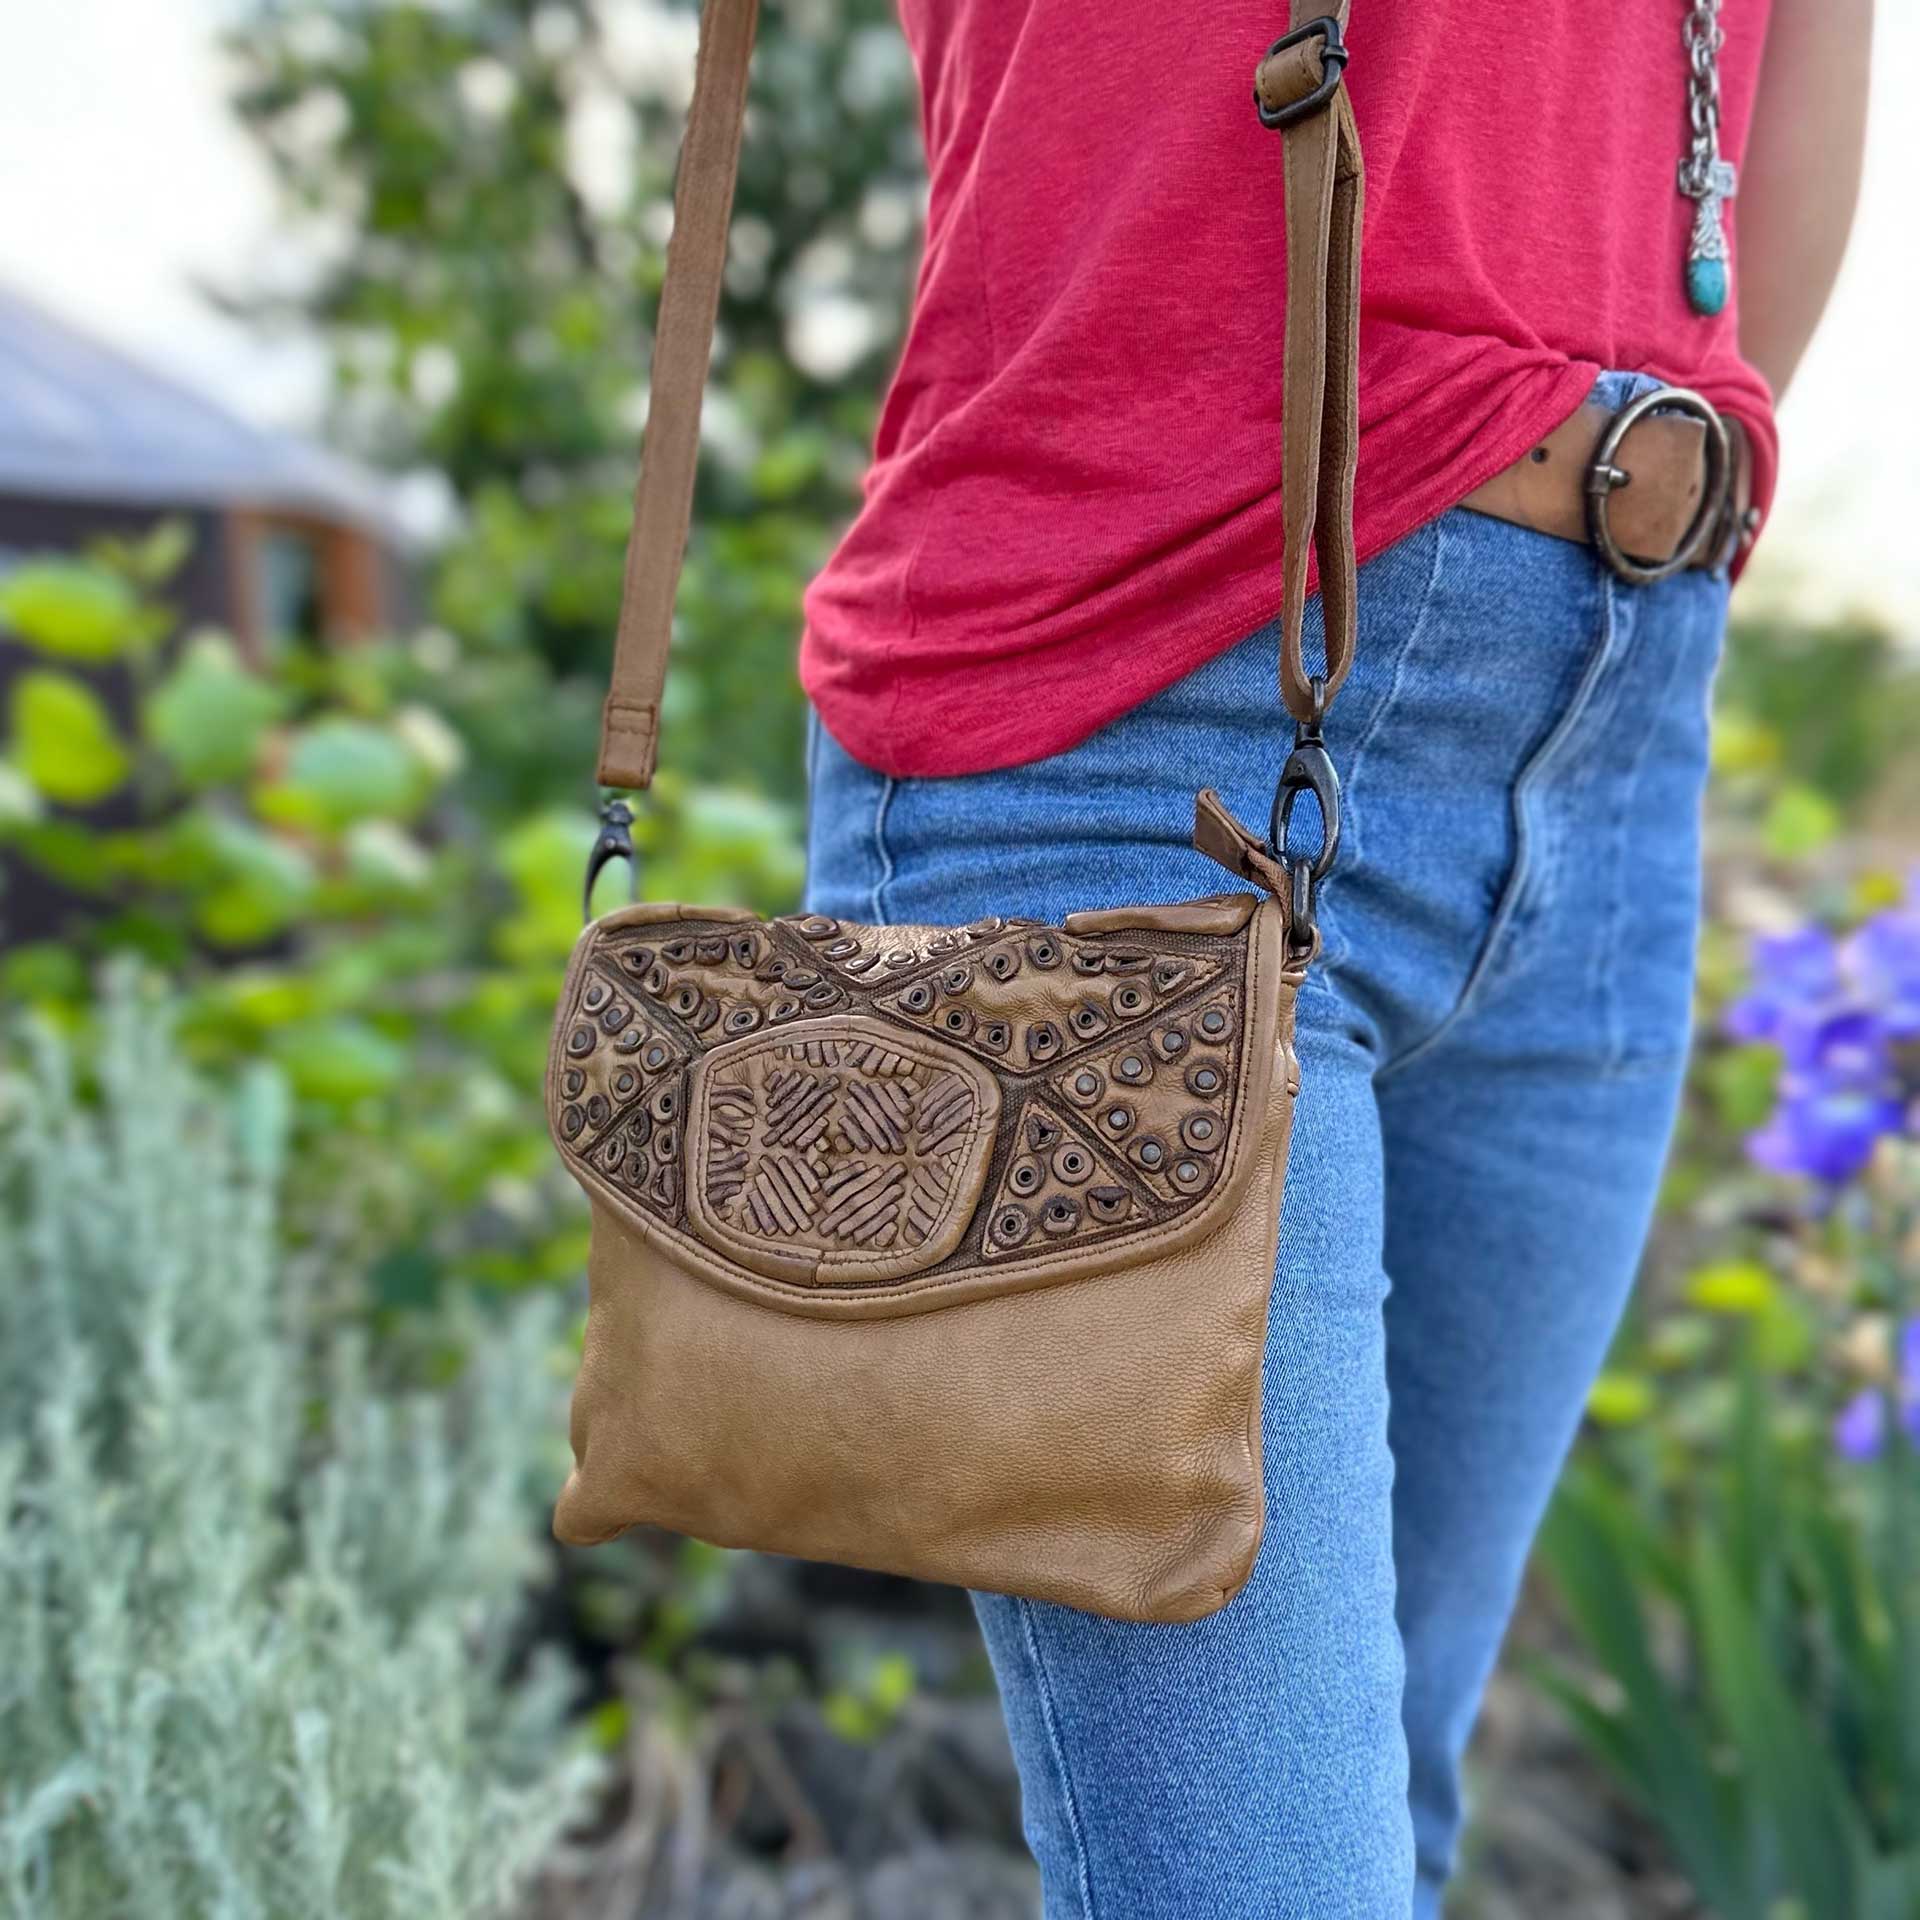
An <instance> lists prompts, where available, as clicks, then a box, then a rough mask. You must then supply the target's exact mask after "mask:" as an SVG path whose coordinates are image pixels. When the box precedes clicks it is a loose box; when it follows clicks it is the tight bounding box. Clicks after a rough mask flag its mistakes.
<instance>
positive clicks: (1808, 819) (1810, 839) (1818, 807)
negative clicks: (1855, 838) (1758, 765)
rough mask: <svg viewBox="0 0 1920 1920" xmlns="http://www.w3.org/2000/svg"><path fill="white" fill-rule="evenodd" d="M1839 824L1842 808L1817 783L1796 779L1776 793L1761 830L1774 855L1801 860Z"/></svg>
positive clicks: (1775, 857)
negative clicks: (1813, 785)
mask: <svg viewBox="0 0 1920 1920" xmlns="http://www.w3.org/2000/svg"><path fill="white" fill-rule="evenodd" d="M1840 827H1841V817H1840V809H1839V808H1838V807H1836V806H1835V805H1834V804H1833V802H1832V801H1831V800H1829V799H1828V798H1827V796H1826V795H1825V794H1824V793H1822V792H1821V791H1820V790H1819V789H1818V788H1817V787H1808V786H1802V785H1799V784H1798V783H1796V784H1794V785H1791V786H1785V787H1782V788H1781V789H1780V791H1779V792H1778V793H1777V794H1775V795H1774V798H1773V804H1772V805H1771V806H1770V807H1769V808H1768V809H1767V817H1766V819H1765V820H1764V821H1762V823H1761V828H1760V834H1761V840H1762V842H1763V844H1764V845H1765V847H1766V850H1767V853H1768V855H1769V857H1771V858H1772V859H1775V860H1802V859H1805V858H1806V857H1807V855H1809V854H1814V853H1818V852H1819V851H1820V849H1821V848H1822V847H1824V846H1826V845H1827V843H1828V842H1829V841H1830V840H1832V838H1833V836H1834V835H1835V834H1836V833H1838V832H1839V831H1840Z"/></svg>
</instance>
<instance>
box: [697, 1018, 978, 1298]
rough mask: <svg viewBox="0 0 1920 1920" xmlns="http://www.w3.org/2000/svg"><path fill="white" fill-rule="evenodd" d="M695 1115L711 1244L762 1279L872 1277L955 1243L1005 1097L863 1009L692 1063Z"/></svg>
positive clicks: (908, 1268)
mask: <svg viewBox="0 0 1920 1920" xmlns="http://www.w3.org/2000/svg"><path fill="white" fill-rule="evenodd" d="M689 1114H690V1118H689V1123H688V1154H689V1167H690V1176H691V1177H690V1178H689V1180H688V1182H687V1210H688V1215H689V1218H690V1220H691V1222H692V1225H693V1228H694V1231H695V1232H696V1233H698V1234H699V1235H700V1237H701V1239H703V1240H704V1241H706V1242H707V1244H708V1245H709V1246H711V1247H713V1248H714V1249H715V1250H716V1251H718V1252H720V1253H724V1254H731V1255H733V1256H734V1257H735V1258H736V1259H738V1260H740V1261H741V1262H742V1263H743V1264H744V1265H746V1266H748V1267H751V1268H752V1269H753V1270H754V1271H755V1272H757V1273H764V1274H771V1275H774V1276H776V1277H779V1278H783V1279H789V1280H800V1281H808V1282H831V1281H835V1280H861V1281H867V1282H869V1283H871V1282H876V1281H882V1280H891V1279H896V1278H898V1277H899V1276H900V1275H902V1274H908V1273H918V1272H921V1271H922V1270H923V1269H925V1268H927V1267H931V1266H935V1265H937V1264H938V1263H939V1262H940V1261H941V1260H942V1259H944V1258H945V1257H946V1256H947V1255H948V1254H949V1253H951V1252H952V1251H953V1250H954V1248H955V1247H956V1246H957V1245H958V1244H959V1241H960V1237H961V1235H962V1234H963V1233H965V1232H966V1228H967V1222H968V1220H970V1219H971V1218H972V1216H973V1209H974V1204H975V1202H976V1201H977V1200H978V1199H979V1197H980V1189H981V1187H982V1186H983V1185H984V1184H985V1182H986V1177H987V1162H988V1159H989V1157H990V1156H991V1154H992V1152H993V1139H994V1129H995V1127H996V1125H997V1124H998V1121H999V1118H1000V1089H999V1086H998V1085H997V1084H996V1083H995V1081H994V1079H993V1076H992V1075H991V1074H989V1073H987V1072H986V1071H985V1070H984V1069H983V1068H981V1067H978V1066H976V1065H975V1064H974V1063H973V1062H972V1061H971V1060H969V1059H968V1058H967V1057H966V1056H965V1055H964V1054H962V1053H959V1052H958V1051H956V1050H955V1049H954V1048H952V1047H948V1046H945V1045H942V1044H941V1043H940V1042H938V1041H927V1040H923V1039H920V1038H918V1037H917V1036H915V1035H912V1034H907V1033H902V1032H901V1031H900V1030H899V1029H898V1028H896V1027H894V1026H891V1025H889V1024H886V1023H884V1022H882V1021H879V1020H873V1019H867V1018H863V1017H861V1016H859V1015H853V1016H848V1017H838V1018H832V1019H827V1020H798V1021H795V1022H794V1023H793V1024H792V1025H791V1026H789V1027H787V1028H785V1029H784V1030H782V1029H780V1028H774V1029H772V1030H770V1031H768V1032H765V1033H760V1034H749V1035H748V1036H747V1037H746V1038H744V1039H740V1040H735V1041H732V1042H730V1043H729V1044H728V1045H726V1046H724V1047H719V1048H716V1049H715V1050H714V1051H713V1052H712V1053H709V1054H707V1055H706V1056H705V1057H704V1058H703V1059H702V1060H701V1061H700V1064H699V1065H698V1066H697V1067H696V1068H695V1069H694V1073H693V1085H692V1096H691V1102H690V1106H689Z"/></svg>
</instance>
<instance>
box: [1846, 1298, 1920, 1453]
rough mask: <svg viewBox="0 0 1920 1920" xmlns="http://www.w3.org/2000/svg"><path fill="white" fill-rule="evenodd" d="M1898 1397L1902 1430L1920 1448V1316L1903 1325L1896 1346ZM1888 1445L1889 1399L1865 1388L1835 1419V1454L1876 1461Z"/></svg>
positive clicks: (1896, 1394)
mask: <svg viewBox="0 0 1920 1920" xmlns="http://www.w3.org/2000/svg"><path fill="white" fill-rule="evenodd" d="M1894 1398H1895V1400H1896V1402H1897V1403H1898V1407H1899V1415H1900V1430H1901V1431H1902V1432H1903V1433H1904V1434H1905V1435H1906V1436H1907V1441H1908V1444H1909V1445H1911V1446H1914V1447H1920V1314H1916V1315H1914V1316H1913V1317H1911V1318H1910V1319H1907V1320H1905V1321H1903V1322H1902V1323H1901V1326H1900V1333H1899V1338H1898V1339H1897V1340H1896V1341H1895V1343H1894ZM1886 1444H1887V1396H1886V1393H1885V1392H1884V1391H1883V1390H1882V1389H1881V1388H1879V1387H1862V1388H1861V1389H1860V1391H1859V1392H1858V1393H1856V1394H1855V1395H1854V1396H1853V1398H1852V1399H1851V1400H1849V1401H1848V1402H1847V1404H1846V1405H1845V1406H1844V1407H1842V1408H1841V1409H1840V1411H1839V1413H1837V1414H1836V1415H1835V1416H1834V1421H1833V1446H1834V1451H1835V1452H1836V1453H1838V1454H1840V1455H1841V1456H1842V1457H1843V1458H1844V1459H1848V1460H1872V1459H1876V1458H1877V1457H1878V1456H1879V1454H1880V1453H1881V1451H1882V1450H1883V1449H1884V1448H1885V1446H1886Z"/></svg>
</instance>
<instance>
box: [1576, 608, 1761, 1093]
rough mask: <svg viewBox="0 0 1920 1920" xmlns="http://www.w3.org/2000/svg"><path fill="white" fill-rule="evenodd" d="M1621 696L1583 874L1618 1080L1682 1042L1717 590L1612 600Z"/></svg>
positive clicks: (1697, 902)
mask: <svg viewBox="0 0 1920 1920" xmlns="http://www.w3.org/2000/svg"><path fill="white" fill-rule="evenodd" d="M1613 597H1614V604H1615V616H1616V620H1617V622H1618V633H1619V637H1620V638H1621V640H1622V641H1623V642H1624V644H1623V645H1622V646H1621V648H1620V650H1619V656H1618V662H1617V664H1618V669H1619V672H1620V674H1621V686H1620V697H1619V698H1618V699H1617V700H1616V701H1615V702H1613V703H1611V704H1612V707H1613V712H1612V715H1611V720H1610V724H1609V726H1608V728H1607V732H1608V734H1609V735H1610V736H1611V738H1610V739H1608V740H1601V741H1598V742H1596V751H1597V752H1598V754H1599V755H1600V756H1601V759H1602V763H1603V767H1604V769H1605V770H1604V771H1603V773H1602V775H1601V777H1600V778H1599V779H1598V780H1597V781H1596V783H1595V794H1594V798H1595V801H1596V808H1595V812H1596V817H1595V818H1594V819H1593V820H1592V821H1591V823H1590V824H1589V828H1588V831H1589V832H1590V833H1592V834H1594V835H1596V836H1599V838H1598V839H1597V842H1596V843H1595V844H1594V845H1593V847H1592V853H1593V860H1592V865H1591V867H1590V868H1589V871H1590V872H1591V874H1592V876H1593V880H1594V883H1595V887H1596V897H1595V900H1594V903H1593V904H1594V907H1595V909H1596V911H1597V912H1598V913H1600V914H1601V915H1602V916H1603V919H1602V922H1601V930H1602V933H1603V938H1602V939H1600V940H1599V941H1598V942H1596V948H1597V952H1596V961H1597V972H1596V979H1595V989H1596V993H1595V998H1596V1003H1597V1005H1598V1007H1599V1009H1600V1011H1601V1012H1602V1014H1603V1017H1604V1019H1605V1022H1606V1054H1605V1058H1606V1063H1607V1066H1608V1068H1609V1069H1610V1070H1612V1071H1615V1072H1635V1071H1640V1070H1644V1069H1648V1068H1664V1067H1671V1066H1672V1065H1674V1064H1675V1063H1676V1062H1677V1061H1678V1060H1680V1059H1681V1058H1683V1057H1684V1055H1685V1053H1686V1050H1687V1045H1688V1041H1689V1039H1690V1037H1691V1026H1692V1006H1693V982H1694V962H1695V953H1696V948H1697V945H1698V938H1699V928H1700V907H1701V855H1702V839H1703V834H1702V826H1703V815H1704V811H1705V804H1706V791H1707V773H1708V752H1709V747H1708V736H1709V729H1710V718H1709V707H1710V703H1711V699H1712V689H1713V679H1714V673H1715V669H1716V667H1717V665H1718V662H1719V657H1720V644H1721V636H1722V634H1723V632H1724V630H1725V625H1726V600H1727V588H1726V583H1725V582H1724V581H1723V580H1721V579H1719V578H1717V577H1716V576H1713V575H1709V574H1705V573H1689V574H1685V575H1682V576H1681V577H1679V578H1677V579H1674V580H1670V581H1667V582H1664V583H1662V584H1661V585H1659V586H1656V587H1651V588H1647V587H1641V588H1631V587H1617V588H1615V589H1614V595H1613Z"/></svg>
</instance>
